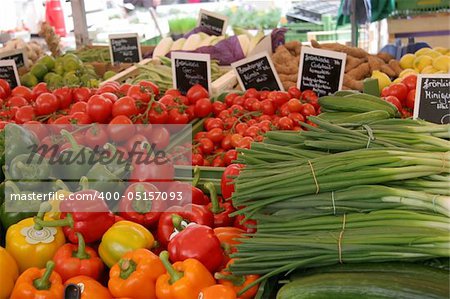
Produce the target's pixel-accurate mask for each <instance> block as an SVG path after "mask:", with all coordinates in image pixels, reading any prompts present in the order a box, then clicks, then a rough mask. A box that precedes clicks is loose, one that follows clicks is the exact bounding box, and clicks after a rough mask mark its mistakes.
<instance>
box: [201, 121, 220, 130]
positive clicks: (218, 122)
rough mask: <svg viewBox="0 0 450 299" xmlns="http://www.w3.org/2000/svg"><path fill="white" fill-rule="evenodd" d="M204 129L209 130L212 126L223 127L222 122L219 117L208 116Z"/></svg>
mask: <svg viewBox="0 0 450 299" xmlns="http://www.w3.org/2000/svg"><path fill="white" fill-rule="evenodd" d="M204 126H205V129H206V131H211V130H212V129H214V128H220V129H222V130H223V129H224V123H223V121H222V120H221V119H220V118H210V119H209V121H208V122H207V123H205V124H204Z"/></svg>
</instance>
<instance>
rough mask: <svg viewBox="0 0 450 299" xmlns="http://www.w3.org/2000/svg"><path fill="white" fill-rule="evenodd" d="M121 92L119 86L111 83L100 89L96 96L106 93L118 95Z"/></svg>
mask: <svg viewBox="0 0 450 299" xmlns="http://www.w3.org/2000/svg"><path fill="white" fill-rule="evenodd" d="M118 91H119V86H117V85H116V84H110V83H109V82H107V83H106V84H104V85H103V86H101V87H100V88H99V89H97V92H96V94H101V95H102V94H104V93H108V92H109V93H116V92H118Z"/></svg>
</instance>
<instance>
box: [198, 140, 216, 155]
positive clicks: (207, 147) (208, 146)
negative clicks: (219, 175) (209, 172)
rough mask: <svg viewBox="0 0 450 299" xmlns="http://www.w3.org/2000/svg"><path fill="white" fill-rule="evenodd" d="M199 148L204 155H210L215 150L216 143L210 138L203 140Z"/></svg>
mask: <svg viewBox="0 0 450 299" xmlns="http://www.w3.org/2000/svg"><path fill="white" fill-rule="evenodd" d="M198 143H199V146H198V147H199V148H200V150H201V151H202V153H204V154H206V155H209V154H211V153H212V152H213V150H214V143H213V142H212V141H211V139H209V138H201V139H200V140H199V141H198Z"/></svg>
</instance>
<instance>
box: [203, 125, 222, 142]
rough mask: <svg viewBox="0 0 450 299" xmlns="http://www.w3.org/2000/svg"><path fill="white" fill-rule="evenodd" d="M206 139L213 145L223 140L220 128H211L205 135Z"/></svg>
mask: <svg viewBox="0 0 450 299" xmlns="http://www.w3.org/2000/svg"><path fill="white" fill-rule="evenodd" d="M206 137H207V138H208V139H210V140H211V141H212V142H214V143H219V142H221V141H222V139H223V130H222V129H221V128H213V129H211V130H209V131H208V132H207V133H206Z"/></svg>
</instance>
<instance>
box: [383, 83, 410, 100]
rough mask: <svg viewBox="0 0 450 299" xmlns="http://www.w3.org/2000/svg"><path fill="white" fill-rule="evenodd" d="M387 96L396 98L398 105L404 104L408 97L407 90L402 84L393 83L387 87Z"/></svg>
mask: <svg viewBox="0 0 450 299" xmlns="http://www.w3.org/2000/svg"><path fill="white" fill-rule="evenodd" d="M388 94H389V95H390V96H394V97H396V98H397V99H398V100H399V101H400V103H404V102H405V101H406V96H407V95H408V88H407V87H406V85H405V84H403V83H394V84H392V85H390V86H389V87H388Z"/></svg>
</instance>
